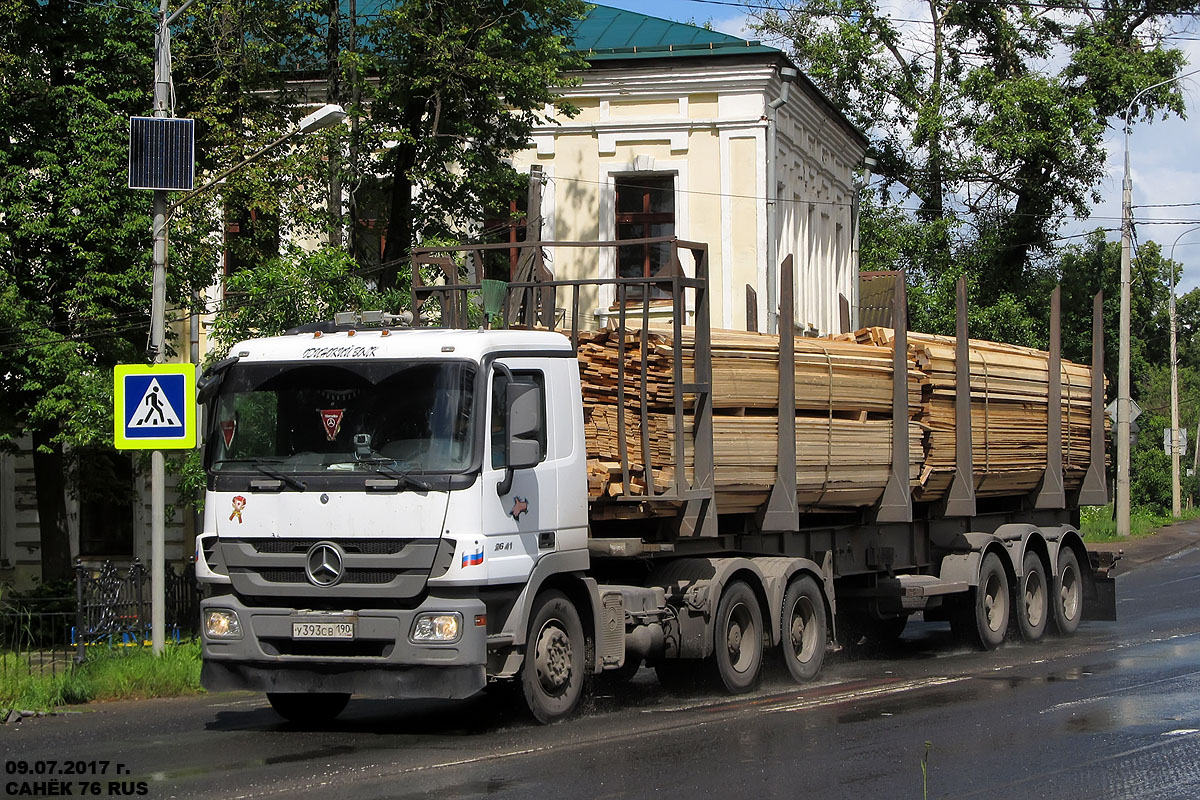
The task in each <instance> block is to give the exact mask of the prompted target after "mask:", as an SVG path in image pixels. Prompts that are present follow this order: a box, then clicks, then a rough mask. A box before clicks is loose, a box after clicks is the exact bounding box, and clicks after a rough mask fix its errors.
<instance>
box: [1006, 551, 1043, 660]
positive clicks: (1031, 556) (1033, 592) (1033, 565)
mask: <svg viewBox="0 0 1200 800" xmlns="http://www.w3.org/2000/svg"><path fill="white" fill-rule="evenodd" d="M1021 566H1022V569H1021V571H1022V572H1023V573H1024V574H1023V575H1021V580H1020V584H1019V588H1018V590H1017V596H1016V598H1014V599H1015V600H1016V613H1017V627H1018V628H1020V630H1021V638H1022V639H1024V640H1025V641H1027V642H1036V641H1037V640H1038V639H1041V638H1042V634H1044V633H1045V632H1046V623H1047V622H1049V620H1050V587H1049V585H1048V584H1047V583H1046V567H1045V566H1044V565H1043V564H1042V559H1041V558H1039V557H1038V554H1037V553H1033V552H1029V553H1026V554H1025V559H1024V560H1023V561H1022V562H1021Z"/></svg>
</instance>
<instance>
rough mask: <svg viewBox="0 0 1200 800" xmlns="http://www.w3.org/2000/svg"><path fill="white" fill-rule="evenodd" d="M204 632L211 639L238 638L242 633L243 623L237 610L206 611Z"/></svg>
mask: <svg viewBox="0 0 1200 800" xmlns="http://www.w3.org/2000/svg"><path fill="white" fill-rule="evenodd" d="M204 633H205V634H206V635H207V636H208V637H209V638H210V639H238V638H240V637H241V635H242V623H241V622H240V621H239V620H238V615H237V612H236V611H226V610H225V609H214V610H211V611H205V612H204Z"/></svg>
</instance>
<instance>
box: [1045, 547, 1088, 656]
mask: <svg viewBox="0 0 1200 800" xmlns="http://www.w3.org/2000/svg"><path fill="white" fill-rule="evenodd" d="M1051 597H1052V598H1053V599H1052V601H1051V604H1050V605H1051V607H1052V608H1053V610H1054V611H1053V614H1051V617H1052V618H1053V619H1054V627H1055V629H1056V630H1057V631H1058V633H1059V635H1060V636H1070V635H1071V634H1073V633H1075V631H1076V630H1078V628H1079V621H1080V620H1082V619H1083V575H1082V573H1080V571H1079V558H1078V557H1077V556H1076V555H1075V551H1074V550H1072V549H1071V548H1069V547H1063V548H1061V549H1060V550H1059V551H1058V575H1057V576H1056V577H1055V578H1054V591H1053V592H1052V593H1051Z"/></svg>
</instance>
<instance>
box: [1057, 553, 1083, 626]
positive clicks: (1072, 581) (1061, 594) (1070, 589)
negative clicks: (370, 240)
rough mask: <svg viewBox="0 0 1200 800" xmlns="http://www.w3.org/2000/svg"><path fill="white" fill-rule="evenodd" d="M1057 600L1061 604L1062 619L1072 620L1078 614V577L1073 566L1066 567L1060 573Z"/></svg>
mask: <svg viewBox="0 0 1200 800" xmlns="http://www.w3.org/2000/svg"><path fill="white" fill-rule="evenodd" d="M1058 599H1059V602H1060V603H1061V604H1062V612H1063V618H1065V619H1068V620H1072V619H1075V616H1076V615H1077V614H1078V613H1079V575H1077V574H1076V572H1075V568H1074V567H1073V566H1068V567H1067V568H1066V569H1064V570H1063V572H1062V585H1061V587H1060V588H1059V591H1058Z"/></svg>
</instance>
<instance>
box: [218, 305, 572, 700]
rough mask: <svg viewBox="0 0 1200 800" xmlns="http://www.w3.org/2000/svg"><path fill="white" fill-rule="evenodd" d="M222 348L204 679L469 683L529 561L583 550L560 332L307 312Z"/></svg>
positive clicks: (317, 689)
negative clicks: (337, 320)
mask: <svg viewBox="0 0 1200 800" xmlns="http://www.w3.org/2000/svg"><path fill="white" fill-rule="evenodd" d="M231 356H232V357H231V358H230V359H227V360H226V361H225V362H222V363H221V364H220V365H218V367H217V368H216V369H214V370H212V371H210V373H209V377H208V378H207V380H206V381H203V382H202V383H203V384H204V385H203V387H202V389H201V395H202V397H201V399H202V401H207V405H208V408H209V411H208V416H207V419H208V436H207V443H206V451H205V466H206V469H207V471H208V493H207V497H206V503H205V514H204V530H203V533H202V534H201V536H200V537H199V538H198V546H197V551H198V553H197V554H198V556H199V557H198V562H197V563H198V567H199V573H200V575H201V576H202V579H203V580H205V581H206V582H207V583H208V584H209V585H210V587H211V596H210V597H208V598H207V599H206V600H205V601H204V603H203V611H202V616H203V622H204V625H203V652H204V667H203V683H204V685H205V686H206V687H207V688H209V689H214V690H217V689H255V690H260V691H265V692H267V693H268V694H269V696H270V697H271V700H272V703H273V704H275V705H276V707H277V708H278V709H279V710H280V711H281V712H282V713H283V714H284V715H285V716H289V717H301V716H303V717H312V716H314V715H315V716H318V717H319V716H323V715H328V713H330V709H335V710H333V711H332V713H336V711H340V709H341V706H342V705H344V703H345V700H346V699H347V698H348V697H349V695H350V694H352V693H356V694H370V695H375V696H389V697H443V698H462V697H468V696H470V695H472V694H475V693H476V692H478V691H479V690H481V689H482V688H483V687H484V685H485V682H486V675H487V672H488V671H487V669H486V665H487V660H488V649H489V648H488V641H489V636H490V637H491V639H492V642H493V644H495V643H496V642H500V643H502V644H504V643H512V644H521V643H523V640H524V637H525V627H526V626H525V609H527V607H528V603H529V602H531V600H532V597H526V596H525V595H527V594H528V592H527V591H526V589H527V587H529V586H530V585H531V578H532V577H533V576H534V575H535V573H538V572H540V573H542V574H544V575H555V574H561V573H564V572H578V573H581V572H583V571H584V570H586V569H587V567H588V554H587V524H588V523H587V487H586V452H585V448H584V440H583V420H582V406H581V403H580V386H579V369H578V362H577V361H576V359H575V357H574V353H573V351H572V349H571V344H570V341H569V340H568V339H567V338H565V337H564V336H562V335H560V334H557V333H547V332H533V331H484V330H476V331H459V330H441V329H411V330H403V329H401V330H382V329H375V330H355V329H353V328H351V327H348V326H336V325H332V324H323V325H317V326H309V327H308V328H306V329H299V330H297V331H296V332H292V333H289V335H284V336H277V337H272V338H265V339H257V340H252V341H247V342H242V343H240V344H238V345H236V346H235V347H234V348H233V349H232V351H231ZM534 588H536V587H534ZM493 649H496V648H493ZM501 649H503V648H501ZM580 655H582V654H580ZM500 666H501V668H502V666H503V665H500ZM493 671H495V670H493ZM578 679H581V678H579V677H578V676H577V680H578Z"/></svg>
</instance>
